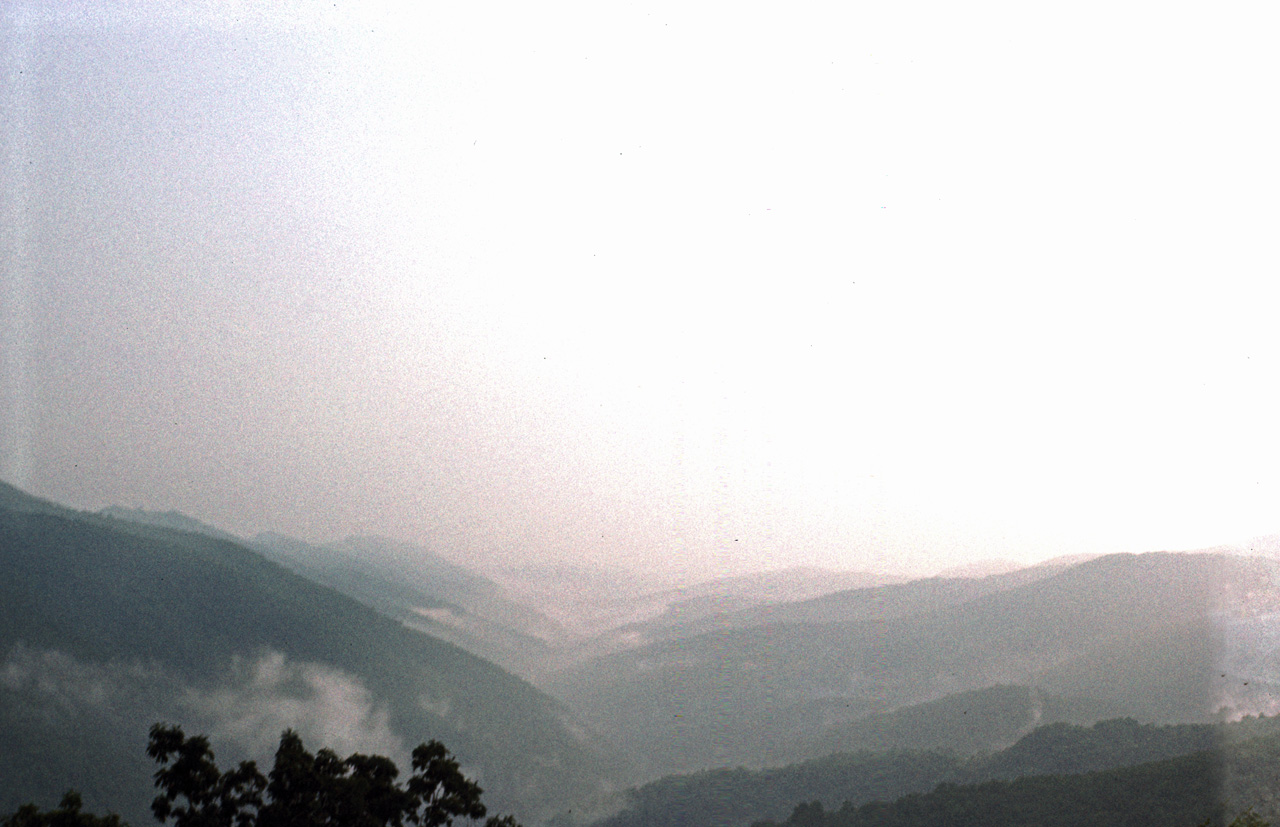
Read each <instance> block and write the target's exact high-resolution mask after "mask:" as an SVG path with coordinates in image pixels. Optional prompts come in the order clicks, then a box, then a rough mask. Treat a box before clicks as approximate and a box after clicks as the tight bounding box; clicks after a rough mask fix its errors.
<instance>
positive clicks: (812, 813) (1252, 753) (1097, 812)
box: [766, 736, 1280, 827]
mask: <svg viewBox="0 0 1280 827" xmlns="http://www.w3.org/2000/svg"><path fill="white" fill-rule="evenodd" d="M1278 766H1280V737H1276V736H1272V737H1268V738H1263V739H1258V740H1254V741H1249V742H1246V743H1243V744H1237V745H1232V746H1227V747H1222V748H1218V749H1212V750H1205V751H1202V752H1197V753H1194V754H1191V755H1185V756H1180V757H1177V758H1171V759H1167V760H1163V761H1157V762H1152V763H1147V764H1141V765H1138V766H1134V767H1125V768H1121V769H1115V770H1106V771H1100V772H1090V773H1083V774H1079V775H1036V776H1026V777H1022V778H1018V779H1015V780H1012V781H987V782H983V783H979V784H951V783H946V784H940V785H938V786H937V787H935V788H934V789H933V791H932V792H928V793H913V794H910V795H907V796H903V797H902V798H899V799H897V800H895V801H892V802H888V801H876V802H870V803H866V804H861V805H857V804H853V803H849V804H846V805H844V806H842V807H841V808H840V809H838V810H836V811H834V812H826V811H824V810H823V808H822V806H821V805H820V804H817V803H816V802H815V803H812V804H808V805H800V806H798V807H797V808H796V809H795V810H794V811H793V812H792V814H791V817H790V818H788V819H787V821H785V822H783V823H784V824H785V825H786V827H1092V825H1098V827H1195V825H1200V824H1203V823H1205V822H1206V821H1207V822H1208V823H1209V824H1211V825H1223V824H1226V823H1227V822H1228V821H1229V820H1230V819H1231V816H1232V815H1234V814H1236V813H1240V812H1242V811H1245V810H1247V809H1248V810H1253V811H1255V812H1256V813H1257V814H1258V815H1260V816H1262V817H1263V818H1264V819H1275V818H1276V817H1277V816H1278V815H1280V810H1277V808H1276V769H1277V767H1278ZM766 824H767V822H766Z"/></svg>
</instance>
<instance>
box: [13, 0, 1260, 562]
mask: <svg viewBox="0 0 1280 827" xmlns="http://www.w3.org/2000/svg"><path fill="white" fill-rule="evenodd" d="M267 5H268V4H250V3H240V2H232V0H211V1H210V2H205V3H195V4H177V3H173V4H169V3H144V2H120V3H106V2H102V3H53V2H48V3H37V2H28V1H27V0H15V2H11V3H8V4H5V6H4V8H3V10H2V11H0V14H2V15H3V17H2V19H0V26H3V31H2V34H3V44H4V45H3V61H4V62H3V73H4V75H3V76H4V82H3V85H2V86H0V96H2V97H0V110H2V111H3V112H4V116H3V123H2V126H0V129H2V130H3V131H2V133H0V141H2V146H3V163H4V167H3V168H4V173H3V178H2V180H3V188H4V197H3V211H4V212H3V216H0V261H3V271H2V272H0V330H2V331H3V333H2V335H0V347H2V348H3V354H2V365H0V367H2V369H3V373H2V374H0V479H3V480H5V481H7V482H9V483H12V484H15V485H18V486H20V487H23V488H25V489H26V490H29V491H31V492H32V493H35V494H38V495H41V496H46V497H49V498H52V499H55V500H57V501H59V502H63V503H66V504H68V505H72V506H75V507H79V508H95V509H96V508H101V507H103V506H106V505H111V504H119V505H124V506H129V507H143V508H149V509H160V510H167V509H177V510H180V511H183V512H185V513H187V514H190V515H192V516H194V517H197V518H199V519H202V520H205V521H207V522H210V523H212V524H214V525H217V526H219V527H221V528H224V529H227V530H230V531H233V532H236V533H239V534H242V535H246V536H247V535H252V534H254V533H257V532H259V531H276V532H281V533H286V534H291V535H294V536H298V537H301V538H304V539H309V540H321V541H323V540H331V539H337V538H341V537H344V536H346V535H350V534H369V533H376V534H382V535H386V536H390V537H394V538H397V539H402V540H408V541H412V542H420V543H424V544H427V545H429V546H430V547H432V548H434V549H436V550H437V551H439V552H441V553H443V554H445V555H446V556H450V557H453V558H454V559H458V560H462V561H469V562H473V563H475V564H476V565H481V566H498V565H517V564H521V563H524V562H542V561H557V560H577V561H591V562H596V563H605V562H607V563H613V564H619V565H625V566H628V567H631V568H637V569H663V568H667V567H676V568H680V569H682V570H688V571H691V572H697V573H700V574H708V573H731V572H739V571H746V570H752V569H760V568H780V567H784V566H788V565H797V564H804V565H823V566H838V567H842V568H875V569H882V570H885V569H887V570H894V571H936V570H938V569H943V568H948V567H951V566H955V565H960V564H963V563H966V562H969V561H974V560H982V559H991V558H1000V559H1008V560H1014V561H1019V562H1032V561H1036V560H1040V559H1045V558H1049V557H1053V556H1057V555H1062V554H1077V553H1103V552H1112V551H1147V550H1157V549H1193V548H1202V547H1207V546H1214V545H1218V544H1223V543H1232V542H1243V541H1246V540H1248V539H1249V538H1251V537H1255V536H1259V535H1266V534H1274V533H1276V532H1280V509H1277V504H1278V503H1280V434H1278V432H1280V429H1277V427H1276V424H1275V423H1276V422H1277V419H1278V417H1277V401H1278V400H1280V390H1278V387H1280V386H1278V384H1277V382H1276V377H1277V375H1280V358H1278V354H1280V332H1278V331H1277V325H1276V316H1277V307H1280V305H1278V304H1277V298H1280V295H1277V288H1276V287H1275V286H1274V285H1275V284H1276V283H1277V278H1276V277H1277V275H1280V273H1278V272H1277V271H1278V265H1280V250H1277V242H1276V235H1275V228H1276V227H1277V226H1280V207H1278V206H1277V200H1276V193H1277V192H1280V160H1278V157H1280V156H1278V155H1277V153H1276V152H1275V147H1276V146H1280V116H1277V114H1276V112H1275V107H1274V106H1272V105H1270V101H1272V99H1273V98H1274V88H1273V87H1274V78H1276V77H1280V52H1277V50H1275V49H1274V46H1273V43H1274V37H1273V33H1274V31H1275V24H1276V23H1277V22H1278V20H1277V17H1280V12H1276V11H1275V10H1274V9H1271V8H1269V7H1268V6H1267V4H1263V3H1232V2H1227V3H1221V4H1214V6H1213V7H1212V9H1210V8H1208V7H1207V6H1204V5H1197V4H1172V5H1170V4H1159V5H1157V4H1153V3H1135V2H1118V3H1117V2H1106V3H1103V2H1082V3H1071V4H1057V5H1055V6H1052V7H1049V6H1045V5H1044V4H1026V3H1011V2H1010V3H996V2H987V0H977V1H976V2H972V3H963V4H957V3H941V2H894V3H888V2H865V3H852V4H849V3H829V4H821V3H813V4H787V5H786V6H785V7H784V6H781V5H779V6H776V7H774V8H768V7H765V6H760V7H755V6H752V5H751V4H747V6H745V7H744V6H742V5H741V4H727V3H697V2H692V3H691V2H679V3H675V2H673V3H661V2H653V3H634V4H627V3H611V4H601V3H581V4H566V3H558V2H548V3H532V4H531V3H466V4H463V3H452V4H450V3H433V4H416V3H403V4H390V3H388V4H378V3H347V2H337V3H332V4H320V3H304V2H288V3H281V4H270V6H269V8H268V7H267Z"/></svg>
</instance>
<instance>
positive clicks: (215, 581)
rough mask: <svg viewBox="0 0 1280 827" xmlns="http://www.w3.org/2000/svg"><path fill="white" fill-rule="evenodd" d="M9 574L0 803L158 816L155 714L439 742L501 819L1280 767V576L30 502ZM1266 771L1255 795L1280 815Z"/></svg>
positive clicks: (2, 516)
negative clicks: (526, 562) (685, 553)
mask: <svg viewBox="0 0 1280 827" xmlns="http://www.w3.org/2000/svg"><path fill="white" fill-rule="evenodd" d="M0 555H2V556H3V564H4V566H5V570H6V572H8V576H7V577H6V578H5V580H4V582H3V585H2V586H0V589H3V595H0V597H2V598H3V600H0V606H3V608H2V609H0V612H2V614H0V654H2V655H3V656H4V661H3V664H0V778H3V779H4V781H3V784H0V811H6V810H11V809H13V808H14V807H16V806H17V805H18V804H20V803H25V802H26V801H28V800H39V801H42V802H45V803H46V804H51V803H52V802H53V800H55V799H56V796H57V795H59V794H60V793H61V792H63V791H64V788H65V787H68V786H71V787H75V788H76V789H78V790H79V791H81V793H82V794H83V795H84V799H85V802H86V805H87V806H89V807H91V808H97V809H102V810H111V811H114V812H120V813H122V814H124V815H125V816H126V818H127V820H129V821H130V822H131V823H133V824H135V825H137V824H142V823H147V818H148V816H147V812H146V808H147V803H148V800H149V798H148V796H149V792H148V790H149V778H148V772H149V769H148V764H147V761H146V759H145V756H144V754H143V751H142V750H141V749H140V745H141V744H142V742H143V741H144V740H145V734H146V730H147V728H148V727H149V726H150V724H151V723H154V722H156V721H173V722H176V723H181V724H183V725H185V726H187V727H188V729H189V730H192V731H205V732H208V733H209V734H210V735H211V736H212V737H213V739H214V742H215V744H217V745H218V746H219V748H221V749H223V750H225V751H226V752H227V755H228V756H229V757H236V758H241V757H257V758H259V759H261V758H262V755H263V751H264V750H265V749H266V748H267V744H268V742H270V741H271V739H273V738H274V737H275V736H277V735H279V731H280V730H283V729H286V728H292V729H296V730H298V731H300V732H302V733H303V735H304V736H306V737H307V738H309V739H313V740H314V739H319V740H322V741H325V742H327V743H329V744H331V745H333V746H334V747H335V748H337V749H339V750H371V751H379V752H382V753H384V754H387V755H390V756H393V757H396V758H399V759H401V760H403V758H404V756H405V755H406V754H407V752H406V750H407V749H408V748H409V747H410V746H411V745H412V744H414V743H417V742H418V741H421V740H425V739H428V738H438V739H440V740H442V741H443V742H445V743H447V744H448V745H449V746H450V748H451V749H453V750H454V751H455V752H456V754H457V755H458V756H459V758H460V760H461V762H462V765H463V767H464V768H467V769H468V770H470V771H471V772H472V773H473V774H474V775H475V776H476V777H477V778H478V779H479V780H480V782H481V784H482V785H483V786H484V788H485V790H486V796H487V797H489V798H492V800H493V802H494V804H495V806H496V807H498V808H499V809H502V810H504V811H510V812H512V813H514V814H515V815H516V816H517V817H518V818H520V819H522V820H523V821H524V822H525V823H527V824H531V825H540V824H555V825H561V826H562V827H563V826H564V825H584V826H585V825H589V824H593V823H597V822H598V823H599V827H644V825H649V826H650V827H667V825H670V827H675V825H678V824H698V825H702V827H747V825H749V824H751V823H753V822H756V821H760V820H772V821H774V822H779V823H782V822H788V819H792V820H793V821H794V820H795V819H802V815H801V814H800V813H799V812H797V813H795V814H793V813H792V810H793V809H794V808H795V807H796V806H797V805H799V804H804V803H808V802H821V803H822V804H823V805H825V807H826V808H827V810H826V811H824V812H827V811H829V813H828V815H829V816H830V817H831V818H835V817H836V816H835V815H834V814H835V813H837V812H839V813H844V814H845V815H844V816H841V817H842V818H844V817H847V818H853V817H854V816H853V815H850V814H851V813H855V811H856V812H861V810H859V809H858V808H860V807H864V805H865V806H869V804H870V803H871V802H873V801H876V800H881V801H892V800H894V799H897V798H899V797H902V796H910V795H922V794H926V793H931V791H933V790H934V789H935V787H937V786H938V785H939V784H943V785H952V787H956V785H959V787H956V788H957V789H969V788H970V787H973V788H974V789H977V788H978V787H980V786H981V785H984V784H985V785H990V784H992V783H996V782H999V783H1005V782H1008V781H1013V780H1014V779H1019V778H1029V777H1033V776H1053V777H1058V776H1061V777H1064V778H1066V777H1072V778H1074V777H1080V778H1083V777H1084V774H1087V773H1099V772H1122V771H1123V772H1128V770H1126V769H1125V768H1128V767H1138V766H1144V767H1145V766H1148V765H1150V766H1153V767H1155V766H1157V765H1159V767H1165V765H1164V764H1160V762H1170V761H1173V762H1175V763H1174V764H1169V765H1168V767H1172V768H1173V769H1167V768H1166V769H1167V771H1169V772H1184V771H1185V772H1191V771H1192V770H1187V769H1186V767H1188V766H1192V765H1194V762H1195V761H1209V762H1210V764H1212V765H1213V766H1223V767H1225V766H1228V765H1232V766H1234V765H1233V764H1231V762H1232V761H1235V762H1236V763H1240V761H1241V760H1243V759H1240V758H1239V756H1240V755H1243V754H1244V753H1243V752H1241V751H1242V750H1246V751H1247V750H1249V749H1253V750H1255V751H1258V750H1260V751H1261V754H1266V755H1270V754H1272V751H1274V752H1275V753H1276V754H1277V755H1280V749H1277V748H1274V746H1273V745H1274V743H1275V741H1274V738H1275V737H1277V734H1278V733H1280V727H1278V725H1277V724H1276V721H1275V719H1272V718H1270V717H1268V716H1270V715H1272V714H1275V712H1276V711H1277V709H1278V707H1277V698H1280V667H1277V663H1280V631H1277V630H1278V629H1280V625H1277V621H1276V618H1277V617H1280V589H1278V588H1277V577H1278V576H1280V564H1278V563H1277V560H1276V559H1275V558H1274V557H1271V556H1267V555H1256V554H1255V555H1246V554H1243V553H1237V552H1229V551H1225V550H1218V551H1214V552H1211V553H1147V554H1120V555H1109V556H1102V557H1092V558H1077V559H1063V560H1055V561H1049V562H1047V563H1044V564H1041V565H1038V566H1032V567H1026V568H1020V569H1016V570H1007V569H1006V570H1001V571H999V572H997V573H992V574H986V575H979V576H951V577H942V576H938V577H932V578H923V579H908V578H903V577H894V576H889V575H874V574H870V573H860V572H827V571H821V570H814V569H807V570H806V569H795V570H783V571H779V572H764V573H760V574H757V575H752V576H749V577H734V578H725V579H720V580H710V581H705V582H701V583H692V584H687V583H671V582H669V581H663V580H662V579H661V578H649V579H647V580H646V579H644V578H639V577H637V576H635V575H630V579H627V578H628V575H626V574H625V573H624V572H613V571H609V570H606V569H599V568H597V569H590V568H588V567H581V566H579V567H555V566H542V567H533V566H529V567H526V568H524V569H522V570H515V571H506V572H494V571H488V572H483V573H482V572H480V571H477V570H473V569H470V568H468V567H467V566H465V565H463V564H460V563H459V562H457V561H454V560H450V559H448V558H446V557H443V556H441V555H440V554H438V553H435V552H433V551H431V550H430V549H426V548H422V547H418V546H412V545H409V544H403V543H396V542H393V541H389V540H385V539H380V538H372V537H362V538H348V539H346V540H342V541H337V542H333V543H327V544H323V545H317V544H312V543H307V542H304V541H301V540H297V539H294V538H289V537H285V536H282V535H259V536H257V537H252V538H238V537H236V536H234V535H231V534H229V533H227V532H224V531H220V530H219V529H216V528H214V527H212V526H208V525H206V524H203V523H200V522H199V521H196V520H193V519H191V518H189V517H186V516H184V515H181V514H178V513H176V512H163V513H162V512H146V511H139V510H127V509H122V508H110V509H105V510H104V511H102V512H101V513H97V514H91V513H85V512H77V511H74V510H71V509H67V508H64V507H62V506H59V505H57V504H55V503H51V502H48V501H44V500H39V499H37V498H34V497H30V496H29V495H26V494H24V493H23V492H21V491H19V490H17V489H14V488H11V487H8V486H4V487H3V488H0ZM1259 739H1261V740H1259ZM1267 739H1271V740H1267ZM1250 744H1256V745H1255V746H1248V745H1250ZM1215 750H1216V751H1217V752H1215ZM1223 750H1226V752H1223ZM1205 755H1211V756H1212V755H1220V756H1221V757H1220V758H1212V757H1210V758H1203V757H1202V758H1195V759H1194V760H1193V759H1192V758H1191V757H1190V756H1205ZM89 756H93V758H92V759H89ZM1250 760H1253V759H1250ZM1266 760H1270V759H1266ZM1178 761H1182V762H1183V763H1181V764H1178V763H1176V762H1178ZM1188 761H1190V762H1192V763H1191V764H1187V763H1186V762H1188ZM1196 766H1198V765H1196ZM1251 766H1252V765H1251ZM1166 769H1153V770H1150V771H1151V772H1165V771H1166ZM1144 772H1145V770H1144ZM1250 772H1251V773H1252V774H1246V775H1248V779H1251V780H1249V782H1248V784H1245V783H1244V782H1241V783H1240V784H1238V785H1237V786H1236V787H1231V788H1230V789H1231V790H1233V792H1231V795H1232V796H1235V799H1234V800H1232V801H1231V802H1230V803H1231V804H1232V805H1235V804H1239V806H1240V808H1243V807H1246V806H1252V807H1255V808H1257V810H1258V812H1260V813H1263V814H1264V815H1267V816H1268V817H1275V815H1274V810H1273V809H1268V808H1270V807H1273V806H1274V797H1272V798H1267V797H1266V796H1265V795H1262V793H1260V792H1259V791H1258V783H1259V782H1258V780H1257V778H1256V776H1257V772H1256V771H1255V770H1251V771H1250ZM1242 777H1243V776H1242ZM1109 778H1110V777H1109ZM1126 778H1128V776H1124V777H1122V778H1120V780H1119V781H1114V779H1112V780H1109V781H1108V782H1107V783H1112V781H1114V783H1117V784H1121V785H1123V784H1128V783H1131V781H1127V780H1125V779H1126ZM1064 783H1065V782H1064ZM1099 783H1101V782H1099ZM1215 783H1216V782H1215ZM974 785H977V786H974ZM1224 785H1225V786H1224ZM1242 785H1243V786H1242ZM1249 785H1252V786H1249ZM1228 787H1230V785H1229V784H1227V782H1226V781H1225V780H1223V781H1222V782H1221V784H1219V785H1218V786H1216V787H1214V788H1213V789H1214V790H1219V791H1225V790H1228ZM948 789H951V787H949V788H948ZM982 789H984V790H987V793H989V792H990V791H991V790H992V789H995V788H993V787H989V786H988V787H982ZM1000 789H1004V788H1000ZM1055 789H1056V788H1055ZM1064 789H1065V788H1064ZM987 793H983V795H986V794H987ZM966 794H967V793H966ZM1001 794H1003V793H1001ZM1071 794H1072V795H1073V794H1074V793H1071ZM1216 794H1217V793H1214V795H1216ZM1222 794H1223V795H1226V794H1227V793H1226V792H1223V793H1222ZM1055 795H1057V793H1055ZM1062 795H1064V796H1066V795H1068V793H1066V792H1063V793H1062ZM1249 796H1252V798H1249ZM1209 797H1210V798H1212V795H1211V796H1209ZM1203 798H1204V797H1203V796H1202V799H1203ZM1246 798H1247V799H1248V800H1246ZM1254 799H1257V800H1254ZM1198 800H1199V799H1198ZM1204 800H1208V799H1204ZM845 802H849V803H848V804H847V805H846V804H845ZM1218 803H1224V802H1218ZM1196 806H1201V805H1200V804H1197V805H1196ZM1205 806H1208V805H1205ZM1215 806H1216V805H1215ZM841 807H845V808H846V809H844V810H841V809H840V808H841ZM849 807H852V808H853V809H848V808H849ZM807 812H809V816H814V814H815V813H816V812H817V811H815V810H810V811H807ZM868 812H870V811H868ZM1224 812H1225V811H1224ZM824 817H827V816H824ZM858 817H859V818H862V817H863V816H858ZM867 817H868V818H869V817H870V816H867ZM802 820H803V819H802ZM788 823H791V822H788ZM797 823H798V822H797ZM806 823H808V822H806ZM832 823H833V824H834V823H835V822H832ZM840 823H844V822H840ZM848 823H850V824H853V823H859V824H860V823H862V822H860V821H850V822H848ZM867 823H872V822H867ZM877 823H878V822H877ZM922 823H923V822H922Z"/></svg>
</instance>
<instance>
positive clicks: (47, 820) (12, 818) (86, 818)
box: [0, 790, 128, 827]
mask: <svg viewBox="0 0 1280 827" xmlns="http://www.w3.org/2000/svg"><path fill="white" fill-rule="evenodd" d="M81 805H82V801H81V798H80V793H78V792H76V791H75V790H68V791H67V794H66V795H64V796H63V797H62V803H60V804H59V805H58V806H57V808H56V809H53V810H48V811H45V812H41V811H40V808H39V807H37V806H36V805H34V804H24V805H22V806H21V807H19V808H18V811H17V812H15V813H12V814H10V815H8V816H5V817H4V818H0V827H128V826H127V825H126V824H125V823H124V822H123V821H121V820H120V816H118V815H114V814H113V815H106V816H95V815H93V814H92V813H82V812H80V807H81Z"/></svg>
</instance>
